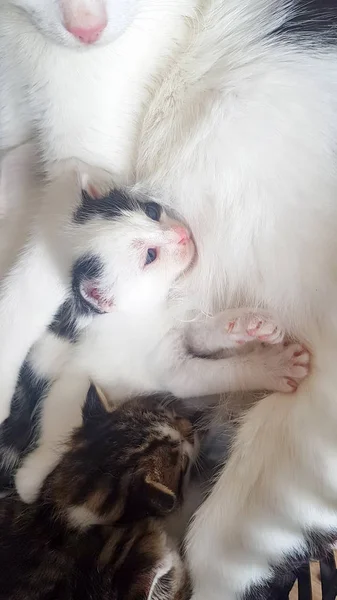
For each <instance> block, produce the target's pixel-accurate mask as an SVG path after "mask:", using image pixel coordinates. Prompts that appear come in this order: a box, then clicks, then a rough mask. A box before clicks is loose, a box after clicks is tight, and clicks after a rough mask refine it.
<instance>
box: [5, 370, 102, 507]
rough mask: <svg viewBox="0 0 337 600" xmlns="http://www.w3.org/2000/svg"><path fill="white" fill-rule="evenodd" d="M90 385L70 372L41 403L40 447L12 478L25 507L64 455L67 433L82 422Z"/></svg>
mask: <svg viewBox="0 0 337 600" xmlns="http://www.w3.org/2000/svg"><path fill="white" fill-rule="evenodd" d="M89 385H90V382H89V379H88V377H87V376H85V375H83V374H82V373H79V372H77V371H72V370H68V371H65V372H64V373H63V374H62V375H61V376H60V378H59V379H57V380H56V381H55V383H54V384H53V385H52V387H51V389H50V391H49V394H48V396H47V398H46V399H45V401H44V403H43V408H42V416H41V440H40V443H39V446H38V448H37V449H36V450H34V451H33V452H31V453H30V454H29V455H28V456H27V457H26V458H25V459H24V461H23V463H22V466H21V467H20V468H19V469H18V471H17V474H16V478H15V484H16V488H17V491H18V493H19V495H20V496H21V499H22V500H23V501H24V502H26V503H27V504H30V503H31V502H34V501H35V500H36V498H37V497H38V495H39V492H40V490H41V487H42V485H43V482H44V480H45V478H46V477H47V476H48V475H49V473H51V471H52V470H53V469H54V468H55V466H56V465H57V464H58V463H59V461H60V458H61V456H62V454H63V453H64V452H65V450H66V443H67V441H68V439H69V434H70V433H71V432H72V430H73V429H74V427H78V426H79V425H80V424H81V423H82V406H83V404H84V401H85V398H86V395H87V392H88V389H89Z"/></svg>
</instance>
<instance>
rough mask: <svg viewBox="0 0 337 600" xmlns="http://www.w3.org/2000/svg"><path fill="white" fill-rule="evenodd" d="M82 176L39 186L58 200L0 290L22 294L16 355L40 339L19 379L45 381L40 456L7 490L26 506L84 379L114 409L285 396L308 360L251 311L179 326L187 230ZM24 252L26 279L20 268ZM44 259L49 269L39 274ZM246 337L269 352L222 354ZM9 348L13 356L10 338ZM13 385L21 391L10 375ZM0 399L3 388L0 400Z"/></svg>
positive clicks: (66, 428) (79, 400)
mask: <svg viewBox="0 0 337 600" xmlns="http://www.w3.org/2000/svg"><path fill="white" fill-rule="evenodd" d="M87 172H89V173H91V172H92V171H91V172H90V169H89V168H88V171H87ZM87 172H84V171H83V166H81V167H79V166H78V165H77V166H76V167H74V165H70V166H69V165H66V166H65V167H64V170H63V172H61V173H60V174H59V175H58V176H57V177H55V179H54V180H53V181H52V182H51V183H50V185H49V188H48V189H47V191H46V194H47V196H50V195H53V196H55V198H56V197H57V199H58V202H56V201H55V202H51V201H50V197H48V198H47V200H46V202H44V203H43V204H42V207H41V211H40V213H39V219H38V225H39V226H38V228H37V230H38V232H39V235H40V242H41V244H40V247H39V248H37V246H36V243H34V246H33V247H30V246H29V245H28V246H27V248H26V250H25V252H26V265H25V269H23V270H22V269H21V270H20V272H19V273H18V272H16V270H15V269H14V271H11V272H10V273H9V275H8V276H7V278H5V280H4V282H3V289H4V290H5V291H6V286H7V285H12V284H13V281H14V282H16V281H17V284H18V285H19V282H20V286H21V289H22V292H21V293H23V294H24V293H25V292H26V291H27V314H24V313H23V314H21V313H20V314H19V315H16V318H17V319H19V320H22V322H23V330H22V336H21V337H20V340H19V342H18V344H19V346H20V347H21V350H22V349H23V348H24V347H25V344H27V341H28V339H30V338H31V336H32V335H33V334H34V335H33V339H32V341H34V336H36V334H37V333H38V332H40V334H41V335H40V339H39V340H38V341H37V342H36V344H35V345H34V346H33V348H32V349H31V351H30V353H29V355H28V358H27V361H26V363H25V365H24V367H23V371H22V372H23V375H24V377H27V373H29V374H30V382H31V381H34V380H35V381H36V382H37V385H38V387H39V389H40V386H41V381H47V383H48V384H50V383H51V382H52V381H53V380H55V382H54V383H53V385H52V386H51V387H50V390H49V393H48V394H47V397H46V399H45V402H44V404H43V411H42V416H41V441H40V447H39V448H38V449H37V450H36V451H35V452H34V453H32V454H31V455H30V456H29V457H28V458H27V459H26V461H25V462H24V464H23V466H22V467H21V468H20V470H19V472H18V474H17V479H16V483H17V488H18V491H19V493H20V495H21V497H22V498H23V499H24V500H26V501H27V502H30V501H32V500H33V499H34V498H35V497H36V494H37V493H38V490H39V488H40V486H41V484H42V482H43V480H44V478H45V476H46V475H47V474H48V473H49V472H50V469H51V468H52V467H53V466H54V465H55V464H56V463H57V461H58V460H59V456H60V453H61V452H62V442H63V440H64V439H65V438H66V437H67V435H68V433H69V432H70V431H71V430H72V428H73V427H74V426H77V425H79V423H80V421H81V408H82V405H83V402H84V399H85V397H86V393H87V391H88V388H89V385H90V381H94V382H95V383H97V384H98V385H99V386H100V387H101V388H102V389H104V390H105V392H106V393H107V395H108V396H109V398H111V399H112V400H113V401H121V400H124V399H126V398H128V397H130V396H134V395H135V394H139V393H145V394H148V393H153V392H158V391H159V392H170V393H172V394H174V395H175V396H177V397H180V398H188V397H194V396H206V395H210V394H218V393H222V392H226V391H237V390H259V389H268V390H281V391H285V392H287V391H292V390H293V389H294V388H296V387H297V384H298V382H299V381H300V380H301V379H303V377H305V376H306V374H307V372H308V362H309V356H308V353H307V352H306V351H305V350H304V349H303V347H302V346H301V345H298V344H293V345H290V346H287V347H284V346H283V345H282V344H281V343H278V342H281V341H282V338H283V331H282V330H281V328H280V327H279V326H278V325H277V323H275V320H274V319H273V317H271V315H269V314H267V313H264V312H263V311H259V312H256V311H254V310H249V309H243V310H239V311H238V310H234V311H226V312H224V313H221V314H219V315H216V316H215V317H213V318H209V319H205V320H203V321H202V322H200V321H193V320H191V321H190V322H186V320H185V321H183V318H182V317H183V314H184V315H185V317H186V312H184V313H181V312H180V306H181V304H180V298H179V289H180V288H179V286H180V282H181V280H182V278H184V276H185V274H186V273H187V271H188V270H189V269H191V268H192V267H193V261H196V260H197V256H196V249H195V246H194V242H193V240H192V237H191V234H190V232H189V230H188V228H187V227H186V226H185V225H182V224H181V223H179V222H178V221H177V220H175V219H173V218H172V217H171V216H169V215H168V214H167V212H166V211H165V210H164V209H163V208H161V207H160V206H159V205H158V204H157V203H155V202H153V201H149V199H148V198H144V195H142V194H141V193H140V192H137V191H132V190H131V191H126V190H123V189H111V188H107V181H106V180H105V181H104V178H103V176H102V173H101V172H100V175H101V181H103V182H104V183H103V184H102V183H101V184H100V185H97V183H96V182H97V178H96V179H95V178H94V177H93V176H92V175H90V176H88V175H87ZM95 175H96V177H97V172H95ZM110 183H111V182H110ZM102 188H103V190H104V191H100V190H102ZM146 200H147V201H146ZM56 205H57V209H56V208H54V209H53V214H51V213H50V210H51V209H50V207H51V206H56ZM69 207H71V210H70V209H69ZM41 220H42V222H41ZM48 233H49V235H48ZM35 242H36V240H35ZM36 252H38V254H39V257H40V259H41V271H39V272H38V273H37V272H35V271H34V269H30V265H31V262H30V261H31V259H32V256H33V258H34V261H33V262H34V264H35V259H36V256H35V254H36ZM51 259H52V260H51ZM46 260H47V261H48V262H50V263H51V264H52V265H53V266H52V268H51V269H50V270H49V271H46V272H43V271H42V270H43V268H47V265H46ZM24 263H25V254H23V262H22V264H24ZM42 272H43V275H41V273H42ZM41 278H42V282H41ZM25 286H26V289H25ZM35 286H36V288H38V289H40V290H41V293H40V294H38V293H37V289H36V288H35ZM35 300H36V303H35ZM32 301H33V305H32V304H31V302H32ZM97 315H99V318H93V317H94V316H97ZM53 318H54V320H52V319H53ZM25 319H26V320H25ZM49 323H51V325H50V326H49V328H48V330H47V332H46V333H45V332H44V330H45V328H46V327H47V326H48V324H49ZM81 330H83V332H82V334H80V332H81ZM254 339H255V340H256V339H258V340H260V341H263V342H267V343H269V346H262V345H261V344H259V345H258V346H257V347H254V349H253V350H252V351H251V352H248V353H247V352H245V353H243V354H240V353H237V352H236V353H235V355H232V356H225V357H224V356H223V351H228V349H231V350H233V348H234V349H237V347H238V344H241V343H245V342H248V341H252V340H254ZM270 344H273V347H271V346H270ZM13 348H14V353H15V355H16V357H18V356H19V354H20V350H19V352H18V349H17V347H16V340H13ZM11 358H13V356H12V357H11V356H8V370H9V371H11V372H12V375H13V374H14V371H15V367H16V363H15V360H13V361H11ZM29 385H31V384H30V383H29ZM18 386H19V387H18V388H17V394H18V393H19V394H21V393H22V379H20V378H19V383H18ZM39 393H41V392H40V391H39ZM3 395H6V386H5V389H4V390H3V394H2V397H1V400H2V401H3V400H4V398H3ZM60 399H61V400H60ZM12 458H13V457H12ZM14 458H15V457H14Z"/></svg>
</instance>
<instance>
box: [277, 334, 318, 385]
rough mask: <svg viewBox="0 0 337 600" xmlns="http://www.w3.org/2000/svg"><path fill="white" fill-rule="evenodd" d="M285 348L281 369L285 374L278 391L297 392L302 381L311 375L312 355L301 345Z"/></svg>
mask: <svg viewBox="0 0 337 600" xmlns="http://www.w3.org/2000/svg"><path fill="white" fill-rule="evenodd" d="M283 348H284V350H283V352H281V353H280V359H281V364H280V367H281V368H282V369H284V371H285V373H284V375H283V376H281V377H280V381H279V384H278V386H277V388H276V390H277V391H280V392H288V393H289V392H295V391H296V390H297V388H298V386H299V384H300V383H301V381H303V379H305V378H306V377H307V376H308V374H309V369H310V354H309V352H308V351H307V350H306V349H305V348H304V347H303V346H301V345H300V344H291V345H289V346H283ZM282 363H283V364H282Z"/></svg>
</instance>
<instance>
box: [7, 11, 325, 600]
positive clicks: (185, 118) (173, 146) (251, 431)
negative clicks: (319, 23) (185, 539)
mask: <svg viewBox="0 0 337 600" xmlns="http://www.w3.org/2000/svg"><path fill="white" fill-rule="evenodd" d="M145 4H146V2H145ZM150 4H151V5H152V7H153V13H152V14H151V15H150V17H149V18H148V19H147V18H145V17H144V18H143V20H142V21H141V25H140V26H137V25H136V21H135V22H134V24H133V25H132V26H131V27H130V29H129V30H128V32H127V33H126V34H125V36H123V37H122V38H121V39H120V40H118V42H117V43H116V45H114V46H113V47H112V46H106V47H102V48H97V49H93V50H92V51H90V53H89V52H88V53H85V54H84V53H78V54H75V53H74V51H73V50H72V51H70V50H67V49H65V48H64V49H62V56H60V57H59V58H58V63H57V65H55V64H54V58H55V52H56V47H52V46H51V45H49V44H47V43H46V41H45V40H44V39H43V38H42V37H40V36H39V35H37V36H35V37H34V34H33V29H31V28H29V27H28V25H26V27H27V29H25V27H24V28H23V29H22V28H21V33H20V30H19V31H15V30H13V29H10V30H9V36H10V37H11V36H12V38H13V43H14V41H16V39H17V38H18V37H19V39H20V45H19V48H20V50H21V54H20V55H19V58H20V56H21V58H22V60H24V61H25V65H27V63H26V61H28V62H29V63H30V64H31V65H34V66H35V67H36V71H35V72H36V73H37V74H38V76H39V77H40V73H41V69H42V65H37V63H36V59H37V56H38V57H39V60H41V54H40V53H41V52H42V53H43V54H42V55H43V56H45V57H46V70H45V71H44V72H43V73H42V75H41V77H42V82H41V83H43V84H44V85H43V86H42V87H41V89H40V92H41V96H38V95H37V96H35V98H41V104H39V105H38V106H35V105H34V107H33V108H35V111H36V112H35V114H36V116H37V117H38V118H39V122H40V124H41V126H42V129H43V131H44V132H45V133H46V135H45V136H43V138H42V140H43V142H42V147H43V150H44V151H45V156H46V157H47V158H48V159H53V158H60V157H62V158H63V157H67V156H72V155H76V156H78V157H79V158H82V159H84V160H86V161H88V162H93V163H94V164H97V165H100V166H103V167H107V168H109V169H110V170H111V171H115V172H117V173H118V175H120V176H121V178H122V179H123V178H124V179H129V178H132V176H133V172H134V167H135V162H134V160H133V157H134V156H135V155H134V151H135V150H136V145H135V141H136V138H137V133H138V127H139V126H140V123H141V115H142V106H143V103H144V102H146V103H147V104H148V103H149V101H150V97H151V96H152V103H151V105H150V108H149V110H147V114H146V116H145V122H144V127H143V131H142V135H141V140H140V146H139V157H140V158H139V160H138V167H137V171H138V176H139V177H140V178H142V179H144V180H145V179H147V180H148V181H149V182H150V183H152V184H153V185H154V186H156V185H160V186H162V188H163V189H164V192H165V193H166V194H167V197H168V198H169V199H170V198H172V199H174V200H172V202H174V205H175V206H176V207H177V208H178V210H179V211H181V212H182V213H183V214H184V216H185V218H186V219H187V221H188V222H189V223H190V225H191V228H192V230H193V232H194V235H195V237H196V241H197V245H198V248H199V274H198V277H196V278H195V281H193V282H191V285H192V290H193V293H194V298H195V301H196V304H197V305H198V306H199V307H200V308H203V309H206V310H210V311H213V310H214V311H215V310H217V309H218V308H224V307H225V306H226V305H227V304H233V303H240V304H246V305H251V304H254V303H261V304H264V305H265V306H267V307H269V308H271V309H273V310H276V311H278V312H279V314H280V315H281V316H282V319H283V322H284V323H285V324H286V326H287V329H288V331H289V332H291V333H293V334H294V335H295V336H296V335H298V336H299V337H301V338H302V339H303V338H307V340H308V342H309V343H310V344H311V346H312V349H313V352H314V355H315V362H316V364H315V369H314V371H313V373H312V376H311V378H310V379H309V380H308V381H307V382H306V383H305V384H304V386H303V387H302V388H301V390H300V391H299V392H298V393H297V394H296V396H294V397H292V398H291V399H290V398H285V397H283V396H281V395H277V394H276V395H274V396H272V397H270V398H268V399H266V400H263V401H262V402H260V403H259V404H258V405H257V406H256V407H255V408H254V409H253V410H252V411H250V412H249V413H248V414H247V417H246V418H245V423H244V425H243V428H242V430H241V433H240V434H239V436H238V440H237V445H236V448H235V450H234V452H233V456H232V459H231V460H230V462H229V464H228V466H227V467H226V469H225V471H224V473H223V475H222V477H221V478H220V480H219V482H218V484H217V486H216V488H215V490H214V492H213V493H212V495H211V497H210V498H209V499H208V501H207V502H206V503H205V504H204V506H203V507H202V508H201V510H200V512H199V514H198V517H197V519H196V522H195V523H194V525H193V527H192V530H191V535H190V539H189V558H190V564H191V568H192V573H193V577H194V584H195V594H194V599H193V600H205V599H206V598H207V600H224V599H225V600H232V599H233V598H234V597H235V594H238V593H240V592H243V591H244V590H245V589H247V587H248V586H249V585H250V584H252V583H256V582H260V581H263V580H264V579H267V578H268V577H270V576H271V575H272V570H271V569H270V567H269V564H270V562H272V561H276V562H277V561H280V560H282V559H283V558H284V556H285V555H289V554H290V553H292V552H294V551H300V550H301V549H302V548H303V547H304V544H305V542H304V534H303V531H304V529H305V528H307V529H319V530H321V531H331V530H332V529H336V528H337V502H336V492H337V479H336V475H335V473H336V464H337V442H336V433H335V432H336V424H337V402H336V395H337V393H336V390H337V370H336V364H337V318H336V306H337V267H336V256H337V236H336V227H337V225H336V223H337V201H336V198H337V161H336V154H335V147H336V139H337V53H336V50H335V48H334V47H333V46H330V48H328V49H324V50H319V51H318V50H316V49H315V47H314V46H311V47H310V46H307V47H306V48H305V47H304V46H302V48H299V47H297V46H296V44H295V42H294V43H293V44H290V43H288V44H287V45H282V43H281V41H280V39H278V41H276V43H275V44H271V38H269V43H268V42H267V41H266V40H267V35H268V34H269V33H270V32H271V31H273V30H274V29H275V28H276V27H277V26H278V25H279V24H280V23H281V22H282V12H283V10H284V11H285V10H286V9H285V5H286V4H288V3H285V2H281V1H280V0H226V2H223V0H217V1H215V2H206V1H205V2H201V3H200V4H201V6H200V12H196V13H195V14H196V15H197V17H196V21H194V22H192V26H191V28H190V30H189V31H190V35H188V33H187V31H186V38H185V42H184V43H182V47H181V48H182V49H181V51H180V52H179V53H178V59H177V62H176V63H175V61H172V65H171V68H170V70H169V69H168V64H167V62H166V56H167V51H168V54H169V53H170V51H172V53H173V54H174V52H175V50H176V49H177V47H176V44H175V42H174V37H175V36H176V38H177V39H178V42H179V39H180V36H181V35H183V32H184V29H185V25H186V23H184V22H183V20H182V19H179V12H184V11H185V10H186V13H189V12H190V14H191V15H192V16H193V9H194V8H195V3H194V2H193V0H189V1H187V0H185V1H183V2H182V1H181V0H171V1H170V2H169V3H168V2H163V3H161V2H159V0H157V1H155V0H148V5H150ZM206 6H208V7H209V8H208V9H206ZM212 8H214V11H212V10H211V9H212ZM204 18H205V19H206V22H207V21H208V20H209V21H210V22H211V24H212V25H214V26H213V27H203V25H204V23H203V20H204ZM138 23H139V22H138ZM200 24H201V28H200V30H198V25H200ZM206 24H207V23H206ZM32 36H33V37H34V44H32ZM6 45H7V47H10V42H9V41H6ZM183 47H184V48H185V50H184V48H183ZM59 50H60V49H59V48H58V49H57V51H58V52H59ZM16 52H18V46H16ZM36 53H37V54H36ZM107 65H109V80H108V84H103V82H104V79H105V73H106V70H107ZM161 69H163V74H164V78H163V79H162V78H161ZM32 72H33V71H32V70H31V69H28V66H27V73H30V74H31V73H32ZM93 73H94V74H95V81H94V83H95V86H92V85H90V84H89V83H88V77H89V74H91V78H90V81H93V79H92V74H93ZM46 74H48V78H49V83H48V82H47V81H46ZM151 75H154V79H153V80H152V79H151ZM156 77H157V78H156ZM60 82H64V85H60ZM150 83H153V85H154V87H156V88H157V91H155V90H154V93H153V94H152V92H151V89H150V87H149V84H150ZM89 90H90V100H89V95H88V92H89ZM64 92H65V93H64ZM54 97H55V98H57V102H55V103H54V104H50V105H49V100H50V99H53V100H54ZM86 100H88V102H87V101H86ZM42 107H43V108H48V109H49V110H48V111H47V112H46V113H45V112H42V118H41V110H40V109H41V108H42ZM49 111H50V112H49ZM60 117H61V119H62V122H60V120H59V118H60ZM60 126H61V131H60V130H59V127H60ZM14 137H15V136H14ZM9 139H10V138H9ZM22 139H23V138H22V137H21V138H20V136H18V137H16V139H15V140H14V138H12V139H11V141H10V143H17V142H18V141H21V140H22ZM219 224H221V226H219ZM1 374H2V369H1Z"/></svg>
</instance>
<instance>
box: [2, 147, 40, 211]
mask: <svg viewBox="0 0 337 600" xmlns="http://www.w3.org/2000/svg"><path fill="white" fill-rule="evenodd" d="M36 162H37V161H36V152H35V146H34V145H33V144H30V143H29V144H22V145H21V146H17V147H16V148H14V149H13V150H9V151H8V152H7V153H6V154H4V156H3V157H2V158H1V160H0V218H2V217H5V216H7V215H8V212H9V211H11V210H18V209H20V208H21V205H22V206H25V201H26V200H27V198H26V196H27V189H29V188H30V186H31V184H32V182H33V179H34V176H35V173H36Z"/></svg>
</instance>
